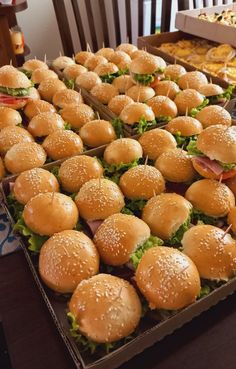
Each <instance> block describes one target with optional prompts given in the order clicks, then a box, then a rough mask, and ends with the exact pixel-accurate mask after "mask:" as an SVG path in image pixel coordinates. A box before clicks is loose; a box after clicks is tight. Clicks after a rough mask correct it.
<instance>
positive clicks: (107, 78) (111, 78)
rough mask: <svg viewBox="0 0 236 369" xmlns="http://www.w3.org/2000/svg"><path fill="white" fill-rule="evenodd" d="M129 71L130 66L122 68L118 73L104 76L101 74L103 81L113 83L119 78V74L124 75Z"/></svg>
mask: <svg viewBox="0 0 236 369" xmlns="http://www.w3.org/2000/svg"><path fill="white" fill-rule="evenodd" d="M128 72H129V68H125V69H120V70H119V71H118V72H116V73H109V74H105V75H104V76H100V78H101V80H102V82H104V83H112V82H113V81H114V79H115V78H117V77H119V76H123V75H124V74H127V73H128Z"/></svg>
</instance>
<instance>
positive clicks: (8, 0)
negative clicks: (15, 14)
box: [0, 0, 12, 5]
mask: <svg viewBox="0 0 236 369" xmlns="http://www.w3.org/2000/svg"><path fill="white" fill-rule="evenodd" d="M0 4H3V5H10V4H12V0H0Z"/></svg>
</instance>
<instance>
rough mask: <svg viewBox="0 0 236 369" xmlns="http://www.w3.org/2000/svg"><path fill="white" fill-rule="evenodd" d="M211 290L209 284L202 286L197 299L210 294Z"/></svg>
mask: <svg viewBox="0 0 236 369" xmlns="http://www.w3.org/2000/svg"><path fill="white" fill-rule="evenodd" d="M210 292H211V289H210V287H209V286H207V285H204V286H202V287H201V290H200V293H199V295H198V297H197V299H198V300H199V299H201V298H202V297H204V296H207V295H209V293H210Z"/></svg>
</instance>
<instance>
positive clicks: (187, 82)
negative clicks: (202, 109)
mask: <svg viewBox="0 0 236 369" xmlns="http://www.w3.org/2000/svg"><path fill="white" fill-rule="evenodd" d="M207 84H208V80H207V78H206V76H205V74H203V73H202V72H199V71H197V70H195V71H192V72H187V73H185V74H183V75H182V76H180V77H179V80H178V85H179V87H180V88H181V89H182V90H186V89H189V88H192V89H194V90H197V91H199V90H200V88H201V87H202V85H207ZM199 92H200V91H199Z"/></svg>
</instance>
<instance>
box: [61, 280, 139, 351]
mask: <svg viewBox="0 0 236 369" xmlns="http://www.w3.org/2000/svg"><path fill="white" fill-rule="evenodd" d="M84 307H86V308H84ZM69 310H70V312H69V313H68V317H69V319H70V321H71V324H72V328H71V333H72V335H73V337H75V339H76V342H77V343H78V344H80V345H81V346H82V347H83V350H85V351H86V350H90V351H91V353H92V354H93V353H94V351H96V350H99V349H100V350H102V351H104V352H107V351H108V350H111V349H114V348H115V347H117V345H118V346H119V341H120V340H121V339H124V338H125V337H128V336H130V335H131V334H132V333H133V332H134V331H135V329H136V327H137V326H138V324H139V321H140V319H141V311H142V308H141V303H140V300H139V297H138V295H137V292H136V291H135V289H134V287H133V286H132V285H131V284H130V283H129V282H127V281H125V280H124V279H121V278H118V277H115V276H112V275H110V274H98V275H96V276H93V277H91V278H89V279H87V280H84V281H82V282H80V283H79V285H78V287H77V288H76V290H75V291H74V293H73V295H72V298H71V300H70V302H69ZM91 344H92V348H91Z"/></svg>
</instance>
